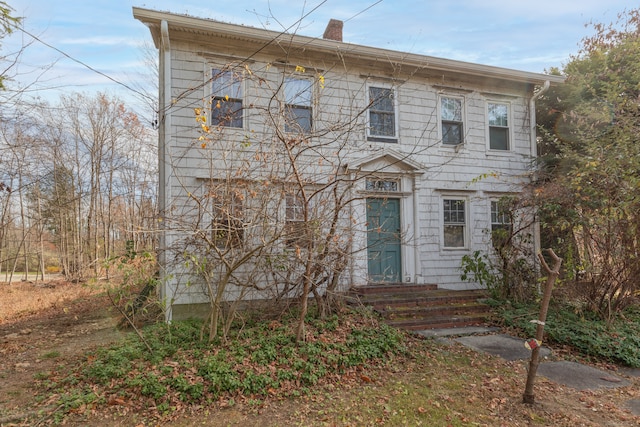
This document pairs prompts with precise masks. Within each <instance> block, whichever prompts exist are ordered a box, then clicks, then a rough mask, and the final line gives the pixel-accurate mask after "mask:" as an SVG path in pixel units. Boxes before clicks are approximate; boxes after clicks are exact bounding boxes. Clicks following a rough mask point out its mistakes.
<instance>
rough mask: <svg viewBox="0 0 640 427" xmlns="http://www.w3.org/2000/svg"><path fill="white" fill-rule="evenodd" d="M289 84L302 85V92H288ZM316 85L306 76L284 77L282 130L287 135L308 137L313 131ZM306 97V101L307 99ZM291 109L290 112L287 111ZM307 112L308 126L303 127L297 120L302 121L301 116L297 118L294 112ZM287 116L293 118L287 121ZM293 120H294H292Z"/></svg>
mask: <svg viewBox="0 0 640 427" xmlns="http://www.w3.org/2000/svg"><path fill="white" fill-rule="evenodd" d="M290 82H296V83H298V84H300V83H302V86H304V87H303V88H302V90H297V91H295V92H290V90H289V84H290ZM315 87H316V84H315V79H311V78H309V77H306V76H300V75H297V74H292V75H288V76H285V78H284V80H283V81H282V89H283V100H284V109H285V111H284V129H285V132H287V133H298V134H304V135H308V134H310V133H311V132H312V131H313V128H314V122H315V120H314V110H315V108H314V104H315V99H316V96H317V94H316V90H315ZM307 96H308V99H307ZM290 108H291V111H289V109H290ZM303 111H308V112H309V115H308V121H309V123H308V125H307V126H303V125H301V124H300V120H299V119H304V117H303V116H299V115H297V114H296V112H303ZM289 114H293V117H290V118H289V120H288V119H287V118H288V116H289ZM294 119H295V120H294ZM292 121H295V122H296V123H295V125H289V123H290V122H292Z"/></svg>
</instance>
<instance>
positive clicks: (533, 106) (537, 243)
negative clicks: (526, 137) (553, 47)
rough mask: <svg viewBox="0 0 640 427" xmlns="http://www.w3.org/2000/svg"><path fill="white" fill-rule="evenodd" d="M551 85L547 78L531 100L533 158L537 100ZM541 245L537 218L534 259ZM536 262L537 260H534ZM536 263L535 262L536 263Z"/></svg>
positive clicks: (534, 233)
mask: <svg viewBox="0 0 640 427" xmlns="http://www.w3.org/2000/svg"><path fill="white" fill-rule="evenodd" d="M550 86H551V82H550V81H549V80H546V81H545V82H544V85H543V86H542V89H540V91H539V92H538V93H536V94H534V95H533V96H532V97H531V99H530V100H529V115H530V119H529V120H530V122H529V123H530V130H529V131H530V135H531V158H532V159H536V158H537V157H538V138H537V135H536V134H537V132H536V128H537V125H536V101H537V100H538V98H540V96H542V94H544V93H545V92H546V91H547V90H549V87H550ZM541 249H542V248H541V247H540V222H539V221H538V220H537V219H536V221H535V222H534V223H533V250H534V259H537V258H536V257H537V254H539V253H540V251H541ZM534 263H535V260H534ZM534 265H535V264H534Z"/></svg>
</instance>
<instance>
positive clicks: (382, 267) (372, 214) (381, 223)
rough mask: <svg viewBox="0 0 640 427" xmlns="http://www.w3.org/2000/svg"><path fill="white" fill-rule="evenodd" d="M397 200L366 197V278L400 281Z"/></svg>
mask: <svg viewBox="0 0 640 427" xmlns="http://www.w3.org/2000/svg"><path fill="white" fill-rule="evenodd" d="M400 239H401V235H400V200H399V199H382V198H369V199H367V255H368V268H369V280H370V281H372V282H401V281H402V279H401V266H402V263H401V246H400Z"/></svg>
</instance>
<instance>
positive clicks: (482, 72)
mask: <svg viewBox="0 0 640 427" xmlns="http://www.w3.org/2000/svg"><path fill="white" fill-rule="evenodd" d="M133 16H134V18H135V19H138V20H139V21H141V22H143V23H144V24H146V25H147V26H148V27H149V29H150V31H151V33H152V35H153V38H154V41H155V42H156V45H157V43H158V31H159V26H160V22H161V21H163V20H164V21H167V23H168V24H169V29H170V30H174V31H182V32H194V31H195V32H198V33H203V34H207V35H210V36H219V37H227V38H236V39H242V40H248V41H249V40H250V41H253V42H256V43H261V44H265V43H277V44H279V45H280V46H283V45H284V44H283V43H286V47H288V48H290V49H304V50H305V51H307V52H317V53H321V54H327V53H331V54H335V53H339V54H340V55H342V56H344V57H351V58H353V59H357V60H365V61H373V62H379V61H381V60H383V61H385V62H388V63H398V64H403V65H406V66H413V67H417V68H423V69H426V70H430V71H436V72H443V73H460V74H467V75H472V76H477V77H485V78H493V79H501V80H507V81H512V82H518V83H525V84H534V85H541V84H544V82H545V81H549V82H550V83H552V84H559V83H562V82H564V77H562V76H552V75H547V74H539V73H531V72H528V71H519V70H512V69H509V68H501V67H494V66H491V65H482V64H474V63H470V62H464V61H456V60H452V59H444V58H437V57H433V56H426V55H418V54H412V53H406V52H399V51H394V50H389V49H383V48H375V47H369V46H362V45H356V44H351V43H344V42H338V41H334V40H325V39H322V38H314V37H307V36H301V35H296V34H288V33H279V32H276V31H271V30H264V29H260V28H254V27H248V26H243V25H236V24H229V23H225V22H219V21H215V20H211V19H202V18H195V17H192V16H188V15H179V14H174V13H169V12H160V11H156V10H151V9H144V8H139V7H134V8H133Z"/></svg>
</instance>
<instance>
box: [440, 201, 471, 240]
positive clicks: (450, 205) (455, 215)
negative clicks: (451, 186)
mask: <svg viewBox="0 0 640 427" xmlns="http://www.w3.org/2000/svg"><path fill="white" fill-rule="evenodd" d="M443 213H444V218H443V223H444V246H445V247H446V248H463V247H464V245H465V241H464V235H465V224H466V215H465V201H464V200H460V199H444V200H443Z"/></svg>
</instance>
